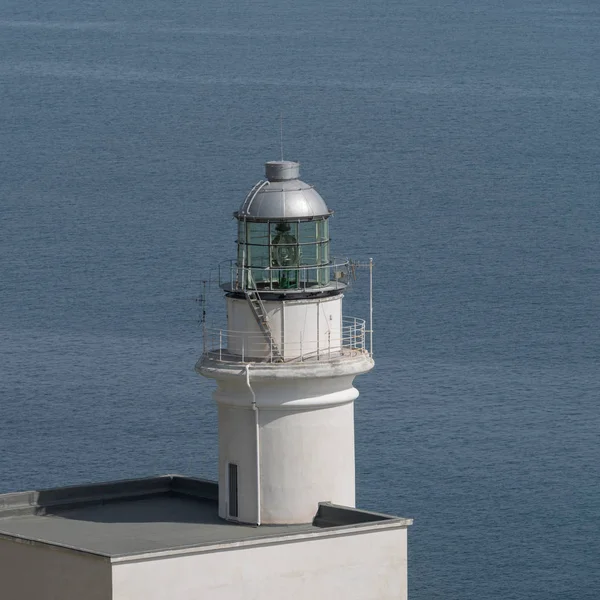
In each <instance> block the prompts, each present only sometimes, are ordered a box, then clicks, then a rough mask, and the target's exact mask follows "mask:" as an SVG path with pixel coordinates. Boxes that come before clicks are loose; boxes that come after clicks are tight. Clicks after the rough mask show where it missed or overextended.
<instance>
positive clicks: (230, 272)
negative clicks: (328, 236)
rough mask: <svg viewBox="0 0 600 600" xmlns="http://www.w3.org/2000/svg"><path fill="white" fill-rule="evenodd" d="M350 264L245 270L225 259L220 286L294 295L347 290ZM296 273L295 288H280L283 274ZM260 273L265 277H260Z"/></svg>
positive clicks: (345, 261)
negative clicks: (316, 291)
mask: <svg viewBox="0 0 600 600" xmlns="http://www.w3.org/2000/svg"><path fill="white" fill-rule="evenodd" d="M349 269H350V261H349V260H348V259H335V258H334V259H333V260H332V261H331V262H330V263H329V264H326V265H298V266H292V267H279V266H276V267H244V266H238V264H237V262H236V261H235V260H225V261H222V262H220V263H219V265H218V277H219V287H221V288H223V289H226V290H228V291H246V290H247V289H253V290H257V291H261V292H262V291H273V292H290V291H297V290H300V291H302V290H306V289H311V288H314V287H327V288H344V287H346V285H347V284H348V281H349ZM282 273H284V274H292V275H293V278H294V281H295V282H296V283H295V285H294V286H293V287H291V288H282V287H280V286H279V283H280V279H281V274H282ZM257 274H261V275H263V276H262V277H257Z"/></svg>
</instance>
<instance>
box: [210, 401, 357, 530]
mask: <svg viewBox="0 0 600 600" xmlns="http://www.w3.org/2000/svg"><path fill="white" fill-rule="evenodd" d="M258 419H259V438H260V441H259V443H260V469H259V471H258V473H259V474H260V507H261V513H260V522H261V524H263V525H267V524H274V523H287V524H292V523H311V522H312V520H313V518H314V516H315V514H316V512H317V508H318V504H319V502H333V503H334V504H341V505H343V506H354V502H355V496H354V490H355V481H354V479H355V474H354V404H353V403H352V402H349V403H346V404H342V405H337V406H331V407H326V408H320V409H315V410H282V409H280V408H275V409H262V410H259V411H258ZM255 435H256V430H255V427H254V413H253V411H252V410H251V409H250V408H249V407H246V408H238V407H231V406H223V405H220V406H219V482H220V483H219V515H220V516H221V517H222V518H228V517H229V514H228V513H229V508H228V499H229V496H228V494H229V490H228V463H230V462H231V463H235V464H236V465H238V489H239V494H238V505H239V517H238V518H239V521H241V522H244V523H256V522H257V505H258V498H257V493H256V481H257V469H256V438H255Z"/></svg>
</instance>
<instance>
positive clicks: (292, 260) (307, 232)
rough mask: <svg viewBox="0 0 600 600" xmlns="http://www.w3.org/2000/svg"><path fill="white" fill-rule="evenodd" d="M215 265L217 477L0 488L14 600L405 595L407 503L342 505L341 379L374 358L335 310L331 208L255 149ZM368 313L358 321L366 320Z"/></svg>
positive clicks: (349, 406)
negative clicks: (256, 176)
mask: <svg viewBox="0 0 600 600" xmlns="http://www.w3.org/2000/svg"><path fill="white" fill-rule="evenodd" d="M266 175H267V179H266V180H265V181H261V182H259V183H258V184H256V185H255V186H254V188H252V190H251V191H250V193H249V194H248V196H247V197H246V199H245V201H244V202H243V203H242V206H241V207H240V209H239V211H237V212H236V213H234V214H235V217H236V218H237V221H238V241H237V258H236V259H235V260H233V261H230V262H228V263H227V264H226V265H223V266H222V267H221V269H220V279H221V281H220V283H221V287H222V288H223V290H224V292H225V302H226V309H227V327H226V328H224V329H221V330H219V329H216V330H209V329H205V331H204V344H205V347H204V352H203V355H202V357H201V359H200V360H199V361H198V364H197V366H196V369H197V371H198V372H199V373H200V374H202V375H204V376H206V377H209V378H212V379H214V380H215V381H216V382H217V390H216V392H215V394H214V397H215V400H216V402H217V406H218V418H219V482H218V483H214V482H209V481H204V480H200V479H194V478H187V477H182V476H179V475H165V476H161V477H154V478H148V479H139V480H127V481H118V482H111V483H100V484H91V485H83V486H75V487H67V488H57V489H52V490H43V491H37V492H21V493H15V494H5V495H2V496H0V589H1V590H2V596H1V597H6V598H11V599H27V600H29V599H34V598H35V599H46V598H48V599H55V598H56V599H60V600H71V599H73V600H75V599H77V600H82V599H86V600H109V599H114V600H155V599H156V600H159V599H160V600H163V599H164V598H169V599H170V600H192V599H198V598H210V599H211V600H213V599H214V600H221V599H222V600H231V599H237V598H239V599H242V598H244V599H251V598H257V599H258V598H261V599H263V598H289V599H298V600H299V599H304V598H310V599H311V600H312V599H315V598H331V597H344V598H348V599H357V600H358V599H361V600H365V599H372V600H387V599H392V598H394V599H400V600H402V599H405V598H406V597H407V527H408V526H409V525H410V524H411V523H412V521H411V520H410V519H404V518H397V517H391V516H388V515H381V514H377V513H373V512H367V511H363V510H359V509H357V508H355V467H354V400H355V399H356V398H357V397H358V391H357V390H356V389H355V388H354V386H353V381H354V378H355V377H356V376H357V375H359V374H361V373H364V372H366V371H368V370H369V369H371V368H372V366H373V360H372V357H371V352H370V346H369V345H368V344H367V334H368V333H369V330H368V329H367V327H366V323H365V321H364V320H361V319H358V318H354V317H346V316H344V314H343V311H342V300H343V295H344V291H345V290H346V287H347V281H348V262H347V261H344V260H339V261H336V260H335V259H332V258H331V257H330V249H329V226H328V224H329V221H328V219H329V217H330V215H331V211H330V210H329V209H328V208H327V205H326V204H325V202H324V200H323V198H321V196H320V195H319V194H318V193H317V192H316V190H315V189H314V188H313V187H312V186H310V185H307V184H306V183H304V182H302V181H301V180H300V179H299V165H298V163H294V162H289V161H278V162H269V163H267V165H266ZM370 329H371V328H370Z"/></svg>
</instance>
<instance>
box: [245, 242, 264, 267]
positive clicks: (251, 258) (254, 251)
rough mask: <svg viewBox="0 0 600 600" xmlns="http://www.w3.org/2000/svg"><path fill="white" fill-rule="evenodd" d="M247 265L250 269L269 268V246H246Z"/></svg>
mask: <svg viewBox="0 0 600 600" xmlns="http://www.w3.org/2000/svg"><path fill="white" fill-rule="evenodd" d="M246 253H247V257H246V264H247V265H248V266H250V267H268V266H269V247H268V246H246Z"/></svg>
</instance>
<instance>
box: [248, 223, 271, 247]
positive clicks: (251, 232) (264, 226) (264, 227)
mask: <svg viewBox="0 0 600 600" xmlns="http://www.w3.org/2000/svg"><path fill="white" fill-rule="evenodd" d="M268 243H269V224H268V223H248V244H261V245H265V246H266V245H268Z"/></svg>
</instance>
